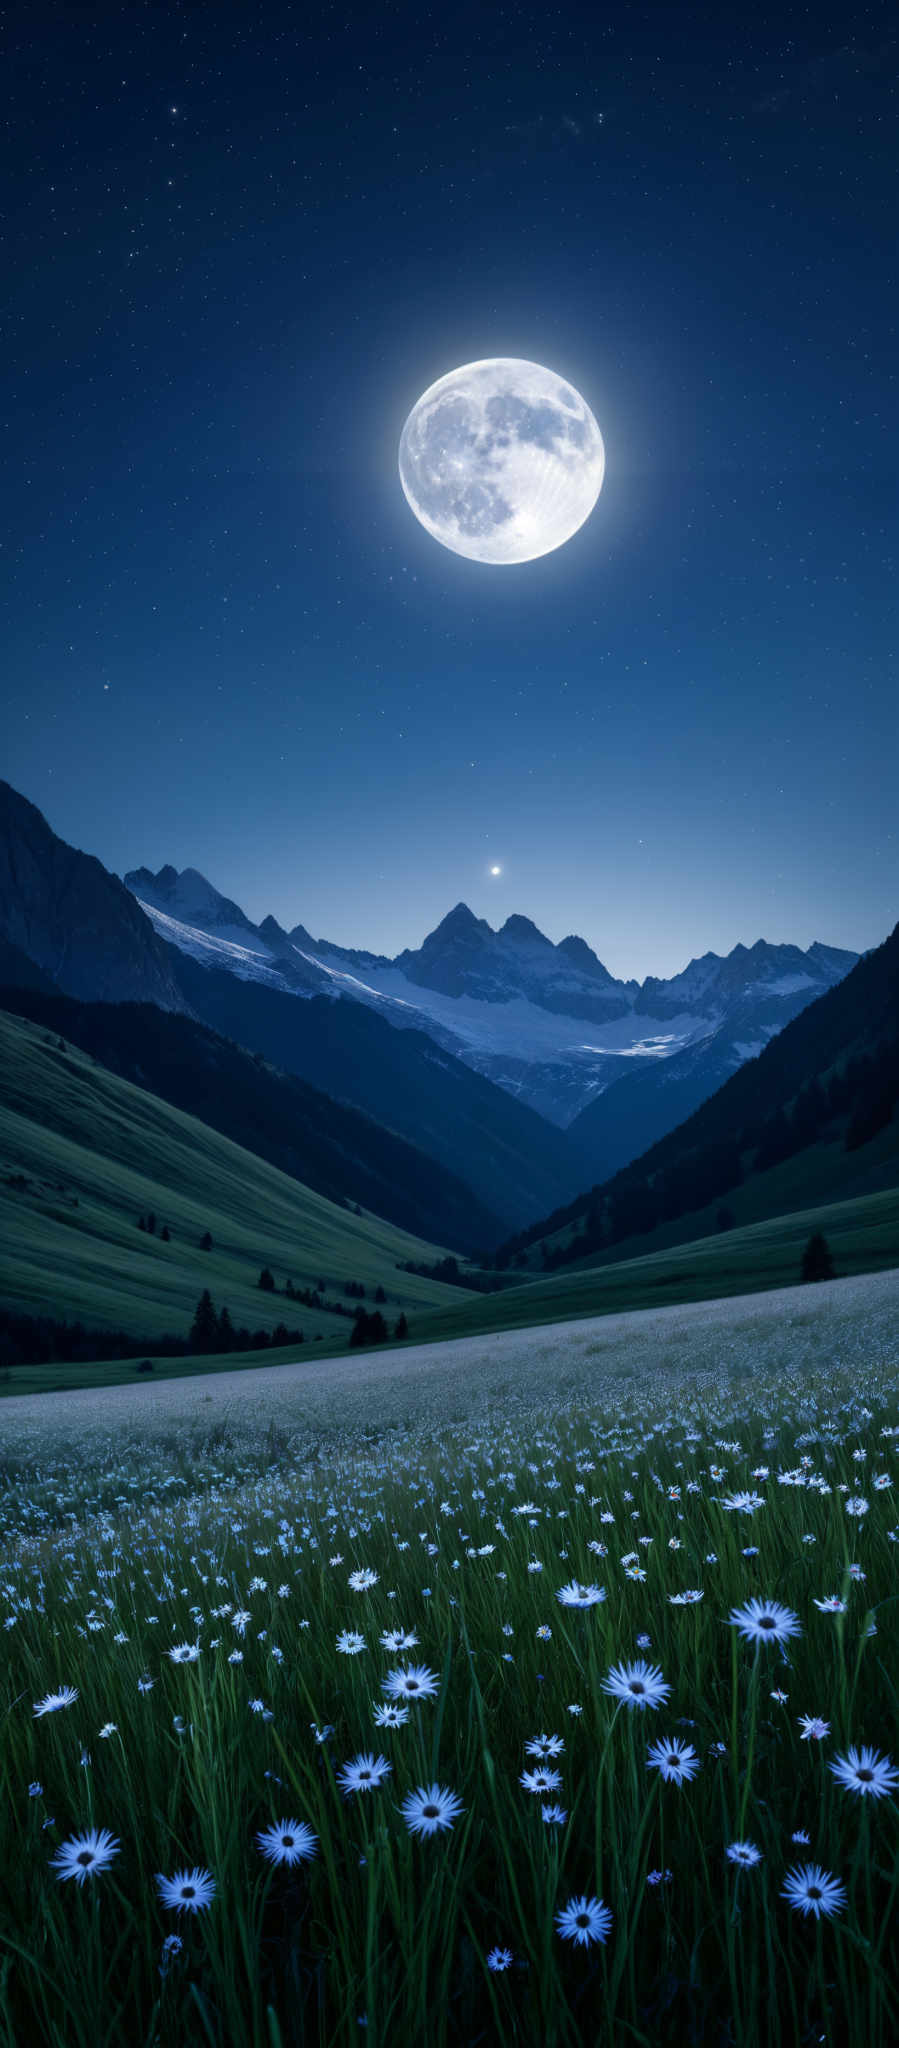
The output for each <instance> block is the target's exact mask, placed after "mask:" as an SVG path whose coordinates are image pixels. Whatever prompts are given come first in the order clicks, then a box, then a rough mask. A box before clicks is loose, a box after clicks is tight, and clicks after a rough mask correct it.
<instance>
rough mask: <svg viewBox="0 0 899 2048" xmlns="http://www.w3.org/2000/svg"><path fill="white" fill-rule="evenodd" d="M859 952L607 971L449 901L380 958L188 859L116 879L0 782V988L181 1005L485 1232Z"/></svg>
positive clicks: (557, 1195) (554, 1191)
mask: <svg viewBox="0 0 899 2048" xmlns="http://www.w3.org/2000/svg"><path fill="white" fill-rule="evenodd" d="M857 958H858V956H857V955H856V954H854V953H851V952H848V951H845V950H843V949H839V948H835V947H830V946H826V945H823V944H821V943H816V944H813V945H811V946H810V947H808V948H807V949H805V950H802V949H800V948H798V947H794V946H782V945H778V946H775V945H769V944H767V943H766V942H765V941H763V940H760V941H758V942H757V943H756V944H755V945H754V946H752V947H748V948H747V947H745V946H736V947H735V948H734V949H733V951H732V952H731V953H729V954H728V955H727V956H725V957H722V956H720V955H717V954H715V953H707V954H705V955H704V956H702V958H700V959H697V960H693V961H691V962H690V963H689V965H688V966H687V967H686V968H685V969H684V970H683V972H682V973H680V974H678V975H675V976H673V977H671V978H669V979H667V980H665V979H658V978H653V977H650V978H648V979H647V980H645V981H644V982H642V983H639V982H637V981H633V980H631V981H622V980H617V979H616V978H615V977H614V976H613V975H612V974H610V973H609V971H608V969H607V968H606V967H605V966H604V965H603V963H602V961H601V960H600V959H599V958H598V957H597V955H596V954H595V953H594V952H593V951H592V949H591V948H590V947H589V946H588V945H587V944H586V942H585V941H584V940H583V939H582V938H579V937H577V936H574V935H572V936H570V937H568V938H565V939H563V940H562V941H561V942H560V943H559V944H558V945H555V944H553V942H552V941H550V940H549V939H547V938H546V937H545V935H544V934H543V933H541V932H540V931H539V930H538V929H537V927H536V926H535V925H534V924H532V923H531V922H530V920H529V919H527V918H525V917H520V916H513V917H510V918H508V919H507V920H506V922H505V924H504V925H503V926H502V928H501V929H500V930H499V931H494V930H493V929H492V927H491V926H490V925H489V924H488V923H487V922H486V920H484V919H482V918H477V917H475V916H474V915H473V913H472V912H471V911H470V910H469V909H468V907H467V906H466V905H465V904H462V903H460V904H457V905H456V907H455V909H454V910H452V911H450V912H449V914H448V915H447V916H446V917H445V918H444V919H443V920H442V922H441V923H440V924H439V925H438V926H437V928H436V929H435V930H434V931H433V932H431V933H430V934H429V935H428V937H427V938H426V939H425V940H424V942H423V944H422V945H421V946H420V947H419V948H418V949H417V950H410V949H407V950H405V951H404V952H402V953H400V954H399V955H397V956H396V958H394V959H389V958H387V957H386V956H384V955H381V954H377V953H373V952H365V951H362V950H358V949H350V948H346V947H341V946H338V945H335V944H333V943H331V942H328V941H326V940H315V939H313V938H312V937H311V935H310V933H309V932H308V931H307V930H306V928H305V927H304V926H303V925H299V924H298V925H295V926H293V928H292V929H291V930H286V929H285V928H284V927H283V926H281V925H280V924H279V923H278V922H277V920H276V919H274V918H273V917H267V918H265V919H263V921H262V922H261V923H260V924H258V925H256V924H254V923H253V922H252V920H251V919H250V918H248V917H247V916H246V914H245V912H244V911H243V910H242V909H241V907H240V905H239V904H237V903H235V902H234V901H232V900H231V899H230V898H228V897H226V896H224V895H222V894H221V893H220V892H219V891H218V890H217V889H215V887H214V886H213V885H212V884H211V883H210V882H209V881H207V879H206V878H205V877H204V876H203V875H202V874H200V873H199V872H198V871H197V870H196V869H193V868H187V869H184V870H182V871H181V872H180V873H179V872H178V871H177V870H176V869H175V868H174V867H173V866H170V865H169V866H163V867H161V868H160V869H158V870H157V871H156V873H153V872H152V871H151V870H150V869H149V868H146V867H141V868H135V869H133V870H131V871H130V872H129V873H128V874H127V875H126V876H125V878H124V882H122V881H120V880H119V879H118V878H117V877H116V876H114V875H112V874H110V873H109V872H108V871H107V870H106V869H105V868H104V867H103V866H102V864H101V863H100V862H99V861H98V860H96V859H94V858H93V857H91V856H90V855H87V854H84V853H80V852H78V851H76V850H75V849H74V848H72V847H69V846H67V845H65V843H64V842H63V841H62V840H60V839H59V838H58V837H57V836H56V834H55V833H53V832H52V830H51V828H50V826H49V825H48V824H47V822H46V821H45V819H44V818H43V817H42V815H41V813H40V812H39V811H38V810H37V809H36V807H35V806H34V805H33V804H30V803H29V802H28V801H27V799H25V798H24V797H22V796H20V795H19V794H18V793H17V792H16V791H15V790H13V789H11V788H10V786H9V785H8V784H0V972H2V974H3V976H4V979H5V980H7V981H8V982H12V983H14V984H16V985H19V986H21V985H22V984H23V982H24V981H30V982H31V985H32V986H34V976H35V975H36V974H37V975H38V976H39V977H40V983H39V985H42V986H44V987H45V989H47V988H55V989H56V990H58V991H62V992H64V993H66V994H69V995H74V996H77V997H79V998H81V999H82V1000H89V1001H98V1000H99V1001H102V1002H138V1003H146V1002H151V1003H153V1004H155V1005H156V1006H157V1007H158V1008H160V1009H164V1010H169V1011H181V1012H184V1013H185V1014H186V1015H188V1016H189V1017H191V1018H193V1019H194V1020H195V1021H199V1022H203V1023H204V1024H206V1025H207V1026H210V1027H212V1029H213V1030H214V1031H216V1032H218V1033H220V1034H224V1035H225V1036H226V1037H228V1038H230V1039H232V1040H235V1041H236V1042H237V1043H238V1044H240V1045H243V1046H245V1047H248V1048H249V1049H250V1050H251V1051H253V1052H258V1053H261V1054H262V1055H263V1057H264V1058H265V1059H266V1060H267V1061H269V1062H272V1063H274V1065H275V1066H276V1067H277V1068H279V1069H281V1070H283V1071H285V1072H287V1073H290V1074H292V1075H295V1076H299V1078H300V1079H302V1080H303V1081H305V1082H306V1083H308V1084H310V1085H311V1087H312V1088H314V1089H315V1090H318V1091H320V1092H322V1093H324V1094H325V1095H327V1096H329V1097H331V1098H333V1099H335V1100H337V1101H339V1102H342V1103H344V1104H348V1105H351V1106H353V1107H354V1108H355V1109H357V1110H359V1111H362V1112H363V1113H364V1114H365V1115H366V1116H367V1117H368V1118H369V1119H374V1120H375V1121H376V1122H378V1123H379V1124H381V1125H383V1126H386V1127H387V1129H388V1130H390V1131H392V1132H394V1133H396V1134H397V1135H398V1136H400V1137H401V1138H403V1139H404V1140H405V1141H406V1142H407V1143H408V1144H411V1145H413V1146H415V1147H416V1148H418V1149H419V1151H423V1152H425V1153H427V1154H429V1155H430V1156H431V1158H432V1159H434V1160H436V1161H437V1162H438V1163H439V1164H440V1165H441V1166H442V1167H443V1168H445V1169H446V1171H447V1172H448V1173H449V1174H450V1175H452V1176H453V1177H454V1179H455V1181H456V1182H457V1183H458V1182H459V1181H462V1182H464V1183H465V1184H466V1185H467V1186H468V1187H469V1188H470V1189H471V1191H472V1193H473V1195H474V1198H475V1204H476V1206H477V1209H478V1211H479V1213H480V1215H481V1217H482V1219H483V1221H484V1225H485V1231H486V1230H487V1229H488V1227H489V1224H488V1217H490V1218H493V1219H495V1225H496V1229H497V1230H498V1231H499V1232H500V1233H502V1232H503V1231H506V1232H508V1231H514V1230H518V1229H521V1228H522V1227H523V1226H525V1225H526V1224H528V1223H530V1222H532V1221H533V1219H534V1218H535V1217H536V1216H539V1215H541V1214H543V1215H545V1214H547V1213H548V1212H549V1211H551V1210H553V1209H556V1208H558V1207H559V1205H560V1204H563V1203H565V1202H570V1201H571V1199H572V1197H573V1196H574V1194H575V1193H576V1191H577V1189H578V1188H582V1187H584V1186H589V1185H590V1184H591V1183H592V1184H595V1183H596V1182H598V1181H599V1180H601V1179H604V1178H605V1177H607V1176H608V1175H609V1174H611V1173H613V1172H615V1171H616V1170H617V1169H618V1168H619V1167H620V1166H623V1165H626V1164H627V1162H628V1161H629V1160H632V1159H633V1158H635V1157H636V1156H637V1155H638V1154H640V1153H641V1152H643V1151H644V1150H645V1148H646V1147H647V1145H650V1144H653V1143H655V1142H657V1141H658V1139H660V1138H661V1137H662V1136H664V1134H665V1133H666V1132H667V1131H669V1130H671V1129H672V1128H673V1127H674V1126H675V1125H677V1124H678V1123H680V1122H681V1120H682V1119H683V1118H684V1116H686V1115H689V1114H690V1113H691V1111H692V1110H693V1109H695V1108H696V1107H697V1106H698V1104H699V1103H701V1102H702V1101H704V1100H705V1099H706V1098H707V1097H708V1096H709V1095H711V1094H712V1093H713V1092H714V1090H715V1089H716V1088H718V1087H719V1086H720V1085H721V1083H722V1081H724V1080H726V1079H727V1078H728V1076H729V1075H731V1074H732V1073H733V1072H734V1071H735V1070H736V1069H738V1068H739V1067H740V1066H741V1065H742V1064H743V1063H744V1062H745V1061H746V1060H748V1059H751V1058H753V1057H754V1056H755V1055H756V1054H758V1052H759V1051H760V1050H761V1049H762V1048H763V1047H764V1046H765V1045H767V1044H768V1043H769V1042H770V1041H771V1039H772V1038H774V1037H775V1036H776V1035H777V1033H779V1032H780V1031H781V1030H782V1029H783V1028H784V1026H785V1025H786V1024H788V1023H789V1022H790V1020H791V1019H792V1018H793V1017H795V1016H796V1015H797V1014H798V1013H799V1012H800V1011H802V1010H803V1009H804V1008H805V1007H806V1006H807V1005H808V1004H809V1003H811V1002H813V1001H814V1000H815V999H816V998H817V997H818V996H820V995H821V994H822V993H824V992H825V991H826V990H827V989H829V988H832V987H833V986H834V985H835V984H836V983H838V982H839V981H840V980H841V979H842V977H843V976H844V975H845V974H846V973H847V972H848V970H849V969H851V968H852V967H853V965H854V963H855V961H856V959H857ZM16 963H18V966H17V965H16ZM298 998H299V999H300V1000H298ZM454 1193H455V1191H454ZM494 1241H495V1237H494Z"/></svg>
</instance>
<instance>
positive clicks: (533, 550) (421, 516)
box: [399, 356, 605, 563]
mask: <svg viewBox="0 0 899 2048" xmlns="http://www.w3.org/2000/svg"><path fill="white" fill-rule="evenodd" d="M604 469H605V450H604V448H603V441H602V435H601V433H600V431H599V427H598V426H597V423H596V420H595V419H594V417H593V414H592V412H591V410H590V407H589V406H588V404H587V403H586V400H585V399H583V398H582V397H581V395H580V393H579V392H578V391H575V390H574V388H573V386H572V385H571V384H567V383H566V382H565V380H564V378H562V377H557V376H556V373H555V371H554V370H547V369H545V368H544V367H543V365H542V364H540V363H530V362H526V361H523V360H522V359H520V358H519V357H517V356H494V357H491V358H489V359H488V360H486V361H484V362H477V363H465V364H463V366H462V368H461V369H458V370H450V371H449V373H448V375H447V376H445V377H439V378H438V380H437V382H436V384H431V385H430V386H429V387H428V390H427V391H425V392H423V394H422V396H421V398H420V399H419V400H418V403H417V405H414V406H413V408H412V411H411V412H410V414H409V417H408V419H407V421H406V424H405V426H404V428H403V431H402V435H401V437H400V447H399V471H400V482H401V484H402V487H403V491H404V492H405V495H406V498H407V500H408V502H409V504H410V505H411V507H412V510H413V512H414V513H415V517H416V519H418V520H419V521H420V522H421V525H422V526H423V527H425V529H426V531H427V532H428V533H430V534H431V535H432V536H433V538H434V540H438V541H440V543H441V546H443V547H445V548H450V549H452V551H453V553H454V554H457V555H467V556H468V557H469V559H470V560H472V561H476V562H497V563H502V562H530V561H534V560H535V559H536V557H537V556H538V555H547V554H550V553H551V552H552V550H553V549H554V548H558V547H561V546H562V545H563V543H564V542H565V541H567V540H570V539H571V536H572V534H574V533H577V531H578V528H579V527H581V526H583V524H584V521H585V519H588V518H589V516H590V513H591V512H592V510H593V507H594V505H595V504H596V500H597V498H598V497H599V493H600V490H601V489H602V480H603V472H604Z"/></svg>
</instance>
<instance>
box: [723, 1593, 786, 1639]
mask: <svg viewBox="0 0 899 2048" xmlns="http://www.w3.org/2000/svg"><path fill="white" fill-rule="evenodd" d="M729 1620H730V1625H731V1628H737V1629H739V1631H740V1634H741V1636H742V1637H743V1638H744V1640H745V1641H746V1642H749V1643H783V1642H786V1640H787V1638H788V1636H798V1635H801V1633H802V1631H801V1629H800V1627H799V1617H798V1615H796V1614H793V1613H792V1611H791V1609H790V1608H789V1607H781V1605H780V1602H779V1601H777V1600H748V1601H747V1603H746V1606H745V1607H732V1608H731V1611H730V1616H729Z"/></svg>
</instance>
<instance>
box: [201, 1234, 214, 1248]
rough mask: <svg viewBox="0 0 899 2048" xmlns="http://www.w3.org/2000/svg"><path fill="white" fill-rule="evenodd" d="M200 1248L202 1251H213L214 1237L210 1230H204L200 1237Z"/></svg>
mask: <svg viewBox="0 0 899 2048" xmlns="http://www.w3.org/2000/svg"><path fill="white" fill-rule="evenodd" d="M200 1250H201V1252H211V1250H212V1237H211V1234H210V1232H209V1231H208V1230H204V1232H203V1235H202V1237H201V1239H200Z"/></svg>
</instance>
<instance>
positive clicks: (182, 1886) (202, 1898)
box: [156, 1867, 215, 1913]
mask: <svg viewBox="0 0 899 2048" xmlns="http://www.w3.org/2000/svg"><path fill="white" fill-rule="evenodd" d="M156 1889H157V1891H158V1893H159V1897H160V1899H161V1901H162V1904H163V1905H164V1906H168V1907H170V1908H171V1909H172V1911H174V1912H177V1913H200V1912H202V1911H203V1910H204V1908H205V1907H206V1906H209V1905H211V1904H212V1900H213V1899H214V1897H215V1878H214V1877H213V1875H212V1872H211V1870H201V1869H199V1867H195V1868H194V1869H193V1870H176V1872H175V1875H174V1877H163V1875H162V1873H161V1872H160V1873H159V1874H158V1876H157V1879H156Z"/></svg>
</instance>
